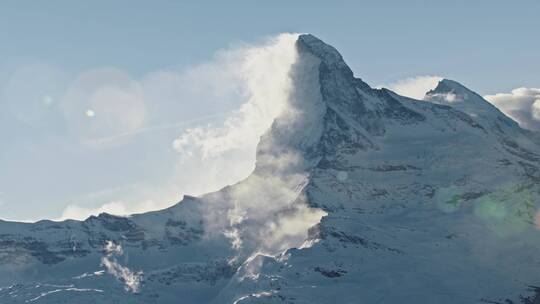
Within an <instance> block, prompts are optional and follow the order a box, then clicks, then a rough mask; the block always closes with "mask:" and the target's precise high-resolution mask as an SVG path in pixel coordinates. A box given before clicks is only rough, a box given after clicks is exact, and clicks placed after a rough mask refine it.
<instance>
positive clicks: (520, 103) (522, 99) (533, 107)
mask: <svg viewBox="0 0 540 304" xmlns="http://www.w3.org/2000/svg"><path fill="white" fill-rule="evenodd" d="M484 98H485V99H486V100H488V101H489V102H491V103H493V104H494V105H495V106H496V107H498V108H499V109H500V110H501V111H502V112H504V113H505V114H506V115H508V116H510V117H511V118H513V119H514V120H515V121H517V122H518V123H519V125H520V126H521V127H523V128H525V129H530V130H536V131H539V130H540V89H538V88H517V89H514V90H512V91H511V92H510V93H498V94H494V95H486V96H484Z"/></svg>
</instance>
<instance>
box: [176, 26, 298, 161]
mask: <svg viewBox="0 0 540 304" xmlns="http://www.w3.org/2000/svg"><path fill="white" fill-rule="evenodd" d="M297 37H298V35H293V34H282V35H280V36H278V37H276V38H274V39H272V40H270V41H269V42H267V43H266V44H265V45H263V46H260V47H251V48H245V49H240V50H234V52H232V53H231V54H228V55H222V56H221V57H220V58H219V62H218V63H217V66H219V67H221V68H222V70H221V73H223V74H224V75H227V78H228V80H229V81H234V83H237V84H238V86H237V87H236V88H235V89H237V90H239V91H240V95H241V96H244V97H245V102H244V103H243V104H242V106H241V107H240V108H239V109H238V110H237V111H235V112H234V113H233V115H231V116H230V117H228V118H227V119H226V120H225V121H224V122H223V123H222V124H219V125H212V126H209V127H198V128H192V129H188V130H186V132H185V133H183V134H182V135H180V136H179V137H178V138H177V139H176V140H175V141H174V142H173V147H174V149H176V150H177V151H178V152H179V153H181V154H183V155H184V156H187V157H193V156H200V157H202V158H203V159H207V158H210V157H218V156H220V155H223V154H224V153H226V152H229V151H235V150H236V151H238V150H239V151H242V153H245V155H246V156H247V157H249V158H251V159H253V158H254V151H255V150H254V149H255V146H256V144H257V142H258V141H259V137H260V136H261V135H262V134H263V132H264V131H266V130H267V129H268V128H269V127H270V124H271V123H272V121H273V120H274V118H275V117H276V116H277V115H278V114H279V113H280V112H281V111H282V110H283V108H284V106H285V103H286V100H287V97H288V94H289V91H290V86H291V84H290V78H289V77H288V72H289V70H290V68H291V65H292V64H293V63H294V62H295V60H296V56H297V54H296V50H295V48H294V43H295V42H296V39H297ZM223 69H224V70H223ZM205 70H210V71H213V69H212V68H210V67H209V66H206V67H205V68H204V69H202V70H199V71H197V75H199V76H200V74H204V71H205ZM231 75H233V76H231ZM201 78H204V77H201ZM216 81H218V82H220V83H224V82H225V83H226V82H227V81H223V80H222V79H217V80H216ZM225 87H232V85H225ZM253 161H254V159H253Z"/></svg>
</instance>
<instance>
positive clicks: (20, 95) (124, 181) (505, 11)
mask: <svg viewBox="0 0 540 304" xmlns="http://www.w3.org/2000/svg"><path fill="white" fill-rule="evenodd" d="M538 12H540V2H539V1H527V0H523V1H519V2H518V1H498V0H497V1H418V0H413V1H334V2H322V1H320V2H315V1H266V2H262V1H227V2H226V1H214V2H209V1H172V0H169V1H116V0H113V1H87V2H83V1H55V0H52V1H39V2H38V1H2V2H1V3H0V28H2V30H1V31H0V43H1V44H0V45H1V47H0V90H1V93H2V94H1V95H0V96H1V97H0V105H1V106H2V107H3V108H4V111H2V112H0V140H1V141H2V142H3V143H4V144H3V147H2V148H0V218H4V219H18V220H35V219H38V218H59V217H61V216H62V213H63V212H65V210H66V208H67V207H68V206H73V205H77V206H82V207H81V208H89V209H92V208H99V207H100V206H103V205H104V204H105V205H106V204H109V207H110V206H111V204H112V207H111V208H112V209H114V208H119V209H122V208H124V209H126V208H128V209H129V206H130V204H139V205H140V206H143V205H144V206H149V207H148V208H151V207H153V206H156V205H155V204H154V203H152V202H151V201H152V200H159V201H160V202H162V203H159V204H157V206H158V207H162V206H165V205H166V203H165V202H166V201H170V200H173V201H174V200H175V199H178V198H180V197H181V194H182V193H180V192H193V193H198V192H204V191H205V190H208V189H212V187H216V185H218V184H219V182H215V183H213V184H212V186H209V188H208V189H207V188H204V187H203V188H201V189H192V188H190V187H192V186H188V185H192V184H193V183H195V182H194V181H193V180H195V181H196V180H197V178H200V179H203V180H206V179H208V175H205V176H200V177H193V178H187V177H178V174H179V173H178V172H179V171H183V170H184V171H185V172H191V171H189V170H194V168H191V167H190V165H189V164H188V165H186V164H185V162H184V163H183V160H178V156H177V155H176V154H175V151H174V149H171V142H172V141H173V140H174V138H175V137H176V136H178V135H179V134H180V133H181V132H182V130H184V129H185V128H186V127H187V126H194V125H197V124H201V123H207V122H208V121H220V120H223V119H225V118H224V116H226V115H225V114H224V113H229V111H232V110H234V109H236V108H237V107H238V106H239V104H240V103H241V101H240V100H239V99H238V98H237V96H235V95H234V94H230V92H232V91H234V88H230V87H222V86H220V85H217V84H216V83H212V82H211V81H208V80H207V82H208V84H207V85H206V87H203V88H198V89H193V88H191V87H189V86H188V87H186V88H183V90H181V91H182V92H180V93H178V92H176V93H174V94H179V95H178V96H180V97H178V96H176V95H174V94H173V93H171V96H172V97H170V96H169V97H170V98H165V97H163V94H161V95H159V93H161V92H156V93H155V94H156V96H157V95H159V96H160V98H156V99H155V100H151V101H148V100H146V101H143V100H139V99H141V98H142V97H141V96H142V95H144V94H142V95H141V94H140V91H141V92H142V91H144V92H145V94H146V93H147V91H146V90H147V87H148V86H149V87H151V89H152V90H154V91H160V90H161V87H159V86H155V85H148V83H152V81H157V82H160V81H163V78H160V77H157V76H156V72H157V71H158V72H159V71H167V72H171V71H173V72H174V73H175V74H174V75H176V76H178V75H183V76H179V77H180V78H182V77H188V78H190V79H197V77H202V76H207V75H213V76H216V75H215V71H213V72H208V70H212V68H211V67H218V68H219V67H222V65H223V64H224V63H223V62H222V61H223V60H222V58H219V57H220V56H221V55H219V54H221V53H220V51H219V50H223V49H228V50H230V49H235V48H242V47H244V45H245V44H246V43H249V44H258V43H262V42H263V41H264V39H266V38H267V37H268V36H272V35H275V34H279V33H282V32H298V33H302V32H309V33H312V34H314V35H316V36H318V37H319V38H321V39H323V40H324V41H326V42H327V43H329V44H332V45H333V46H335V47H336V48H337V49H338V50H339V51H340V52H341V53H342V55H343V56H344V58H345V60H346V61H347V63H348V64H349V65H350V66H351V68H352V69H353V71H354V72H355V74H356V75H357V76H358V77H361V78H362V79H364V80H365V81H367V82H368V83H370V84H371V85H384V84H390V83H394V82H396V81H399V80H401V79H405V78H408V77H415V76H423V75H441V76H444V77H447V78H452V79H455V80H458V81H460V82H462V83H463V84H465V85H467V86H468V87H469V88H471V89H473V90H475V91H477V92H479V93H480V94H482V95H486V94H490V95H494V94H497V93H504V92H510V91H511V90H513V89H515V88H518V87H527V88H538V87H539V86H540V73H538V71H540V60H539V59H540V58H539V50H540V39H537V35H538V30H539V29H540V18H538V16H537V15H538ZM216 52H218V53H217V54H218V55H216ZM233 53H234V52H233ZM216 57H217V59H216ZM208 62H212V64H210V65H208V64H207V63H208ZM227 62H228V61H227ZM232 62H234V60H233V61H232ZM226 68H227V67H224V69H226ZM228 68H230V67H228ZM186 71H187V72H186ZM201 71H202V72H201ZM186 73H187V74H188V76H185V75H186ZM208 73H210V74H208ZM212 73H214V74H212ZM160 75H161V74H160ZM160 75H158V76H160ZM167 75H168V76H170V75H169V74H167ZM155 76H156V77H155ZM161 76H162V75H161ZM176 76H174V77H176ZM174 77H173V78H174ZM216 77H217V76H216ZM220 77H221V76H220ZM142 79H143V80H144V81H143V80H142ZM148 79H150V80H148ZM167 79H168V80H170V79H171V77H169V78H167ZM182 79H184V78H182ZM220 79H221V78H219V77H217V78H216V82H219V81H221V80H220ZM171 83H174V81H173V80H171ZM224 83H228V82H226V81H225V82H224ZM110 84H114V85H115V86H119V87H122V88H124V89H123V90H121V91H120V92H116V91H115V92H112V93H111V92H109V93H111V94H113V95H114V94H116V95H114V96H115V98H116V99H115V100H120V101H121V102H120V103H119V104H120V105H121V104H123V105H125V106H126V109H124V108H121V107H120V106H118V108H114V109H112V110H111V109H107V111H109V112H110V113H108V114H107V115H109V116H107V117H105V118H103V117H104V116H101V115H100V114H101V113H99V111H98V112H96V114H95V117H92V116H93V115H87V114H91V113H88V112H87V111H88V110H92V109H87V108H85V107H84V106H78V105H67V104H66V103H65V102H60V100H64V99H66V96H68V97H69V98H71V100H79V99H81V100H82V99H84V100H86V99H85V98H87V97H88V96H87V95H85V94H87V90H92V88H96V87H100V86H101V87H103V86H104V85H105V86H106V85H110ZM183 84H184V85H186V83H185V82H184V83H183ZM89 87H90V88H89ZM141 87H142V89H141ZM88 88H89V89H88ZM167 90H170V87H168V88H167ZM126 92H127V93H126ZM167 92H168V91H167ZM186 92H187V93H186ZM104 94H105V93H104ZM107 96H109V95H107ZM96 98H97V97H96ZM175 98H176V99H178V100H176V99H175ZM215 99H220V100H219V101H215ZM36 100H39V103H36ZM57 101H58V102H57ZM122 102H123V103H122ZM44 104H45V105H46V107H44V106H43V105H44ZM98 104H99V103H98ZM122 111H129V115H126V116H129V119H127V118H126V119H124V118H123V117H124V116H122V113H124V112H122ZM66 113H68V114H66ZM74 113H78V114H77V115H79V114H80V115H79V116H77V115H75V114H74ZM120 116H121V118H120V119H118V117H120ZM92 119H94V120H96V119H103V120H100V125H99V126H96V125H94V126H89V125H88V121H92ZM194 120H195V121H194ZM103 126H105V127H103ZM143 129H144V130H145V131H144V132H142V131H141V132H140V130H143ZM133 132H136V133H137V135H136V136H134V138H131V137H130V138H129V139H128V138H125V137H126V136H124V137H123V136H120V135H121V134H124V133H130V134H131V133H133ZM96 134H97V135H99V138H100V139H103V138H109V137H111V136H112V137H113V140H114V141H115V143H114V144H110V145H109V144H105V145H104V146H103V145H101V146H100V147H98V148H96V147H95V145H94V146H89V144H88V140H94V139H95V137H89V136H90V135H91V136H96ZM226 157H229V158H227V161H228V162H229V163H233V164H236V163H235V161H241V160H237V159H236V158H238V155H236V156H235V155H228V154H227V155H226ZM221 161H223V160H221ZM209 162H210V161H208V160H205V161H204V163H205V164H208V163H209ZM216 162H217V161H216ZM191 166H192V167H196V166H197V163H196V164H193V165H191ZM208 166H209V168H210V167H212V166H211V165H208ZM223 166H224V165H223V164H221V165H220V166H217V167H212V170H218V171H223V168H224V167H223ZM242 166H244V167H245V166H247V167H249V166H248V165H246V164H243V165H242ZM247 167H246V168H247ZM190 168H191V169H190ZM211 173H212V172H210V173H208V174H211ZM242 174H243V173H242V172H238V173H237V174H236V175H234V176H232V177H230V178H232V179H234V178H239V177H241V176H242ZM214 176H215V178H216V179H219V176H220V175H219V174H218V173H216V174H214ZM227 181H229V180H226V181H224V182H227ZM179 184H182V185H185V187H181V186H178V185H179ZM177 192H178V193H177ZM136 198H144V199H143V201H142V202H137V203H132V201H133V200H135V199H136ZM119 202H120V203H119ZM145 204H146V205H145ZM126 206H127V207H126ZM111 208H109V209H111ZM109 209H106V210H109ZM139 209H140V210H143V209H144V207H140V208H139ZM139 209H135V210H139ZM85 210H86V209H85ZM104 210H105V209H104ZM122 211H123V210H120V211H119V212H120V213H121V212H122ZM127 211H131V209H129V210H127Z"/></svg>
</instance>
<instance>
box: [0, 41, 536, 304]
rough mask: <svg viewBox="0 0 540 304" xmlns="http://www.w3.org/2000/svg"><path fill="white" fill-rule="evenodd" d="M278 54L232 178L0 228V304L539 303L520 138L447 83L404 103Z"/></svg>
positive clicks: (324, 65) (323, 67) (532, 196)
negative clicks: (282, 103)
mask: <svg viewBox="0 0 540 304" xmlns="http://www.w3.org/2000/svg"><path fill="white" fill-rule="evenodd" d="M295 47H296V49H297V52H298V58H297V60H296V62H295V64H294V65H293V66H292V68H291V71H290V78H291V81H292V84H293V86H292V91H291V92H290V97H289V107H288V109H287V111H285V112H283V113H282V114H281V115H280V116H279V117H278V118H276V120H275V121H274V123H273V125H272V127H271V129H270V130H268V132H267V133H266V134H265V135H264V136H263V137H262V138H261V142H260V143H259V146H258V150H257V164H256V169H255V170H254V172H253V173H252V174H251V175H250V176H249V177H248V178H246V179H245V180H243V181H241V182H239V183H237V184H235V185H232V186H228V187H226V188H224V189H222V190H220V191H218V192H215V193H210V194H207V195H204V196H201V197H184V199H183V200H182V201H181V202H179V203H178V204H176V205H175V206H173V207H171V208H168V209H165V210H161V211H155V212H150V213H145V214H139V215H133V216H131V217H127V218H126V217H117V216H112V215H108V214H101V215H99V216H97V217H90V218H89V219H87V220H85V221H82V222H80V221H64V222H51V221H41V222H38V223H34V224H27V223H14V222H0V303H30V302H32V303H415V304H416V303H430V304H431V303H452V304H453V303H501V304H502V303H540V288H539V287H537V286H540V274H538V270H539V269H540V255H538V252H540V231H538V229H537V227H536V214H537V211H538V207H539V199H540V141H539V140H538V135H537V134H535V133H532V132H530V131H526V130H523V129H521V128H520V127H519V126H518V124H517V123H516V122H514V121H513V120H511V119H510V118H508V117H507V116H505V115H504V114H503V113H502V112H500V111H499V110H498V109H497V108H495V107H494V106H493V105H491V104H489V103H488V102H487V101H485V100H484V99H483V98H482V97H480V96H479V95H478V94H476V93H474V92H472V91H470V90H469V89H467V88H465V87H464V86H462V85H461V84H459V83H457V82H455V81H451V80H442V81H441V82H440V83H439V85H438V86H437V87H436V88H435V89H434V90H432V91H430V92H428V93H427V94H426V98H425V99H424V100H414V99H410V98H407V97H403V96H399V95H397V94H395V93H394V92H392V91H389V90H387V89H373V88H371V87H370V86H369V85H367V84H366V83H365V82H363V81H362V80H360V79H358V78H355V77H354V76H353V73H352V71H351V70H350V69H349V67H348V66H347V65H346V64H345V62H344V61H343V59H342V57H341V55H340V54H339V53H338V52H337V51H336V50H335V49H334V48H333V47H331V46H329V45H327V44H325V43H324V42H322V41H321V40H319V39H317V38H316V37H314V36H312V35H300V36H299V38H298V40H297V42H296V45H295ZM536 267H539V269H537V268H536Z"/></svg>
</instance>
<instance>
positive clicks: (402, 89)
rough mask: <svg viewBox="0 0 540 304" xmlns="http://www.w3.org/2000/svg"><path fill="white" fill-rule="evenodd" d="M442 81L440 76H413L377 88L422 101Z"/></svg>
mask: <svg viewBox="0 0 540 304" xmlns="http://www.w3.org/2000/svg"><path fill="white" fill-rule="evenodd" d="M442 79H443V77H441V76H415V77H409V78H405V79H402V80H398V81H396V82H393V83H389V84H386V85H380V86H378V87H385V88H388V89H390V90H392V91H394V92H396V93H398V94H400V95H403V96H407V97H411V98H414V99H423V98H424V96H425V95H426V93H427V92H428V91H429V90H432V89H434V88H435V87H436V86H437V83H438V82H439V81H441V80H442Z"/></svg>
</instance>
